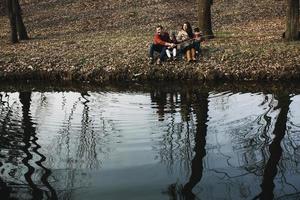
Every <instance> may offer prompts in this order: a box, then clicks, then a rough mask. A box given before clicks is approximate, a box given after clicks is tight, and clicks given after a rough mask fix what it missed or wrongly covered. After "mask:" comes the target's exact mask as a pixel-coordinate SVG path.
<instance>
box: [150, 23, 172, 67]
mask: <svg viewBox="0 0 300 200" xmlns="http://www.w3.org/2000/svg"><path fill="white" fill-rule="evenodd" d="M175 46H176V45H175V44H174V43H172V42H171V41H170V37H169V34H168V33H167V32H163V27H162V26H161V25H158V26H157V27H156V32H155V35H154V38H153V44H151V45H150V51H149V56H150V62H151V63H153V57H154V52H155V51H157V52H159V53H160V56H159V58H158V59H157V62H156V63H157V64H160V63H161V61H163V60H164V58H165V56H166V49H167V47H172V48H173V47H175Z"/></svg>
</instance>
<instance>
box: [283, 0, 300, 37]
mask: <svg viewBox="0 0 300 200" xmlns="http://www.w3.org/2000/svg"><path fill="white" fill-rule="evenodd" d="M298 31H299V0H287V12H286V31H285V33H284V37H285V39H286V40H288V41H293V40H299V39H300V34H299V32H298Z"/></svg>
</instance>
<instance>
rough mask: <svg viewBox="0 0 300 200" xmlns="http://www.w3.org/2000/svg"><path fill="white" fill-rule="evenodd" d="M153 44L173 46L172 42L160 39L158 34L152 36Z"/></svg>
mask: <svg viewBox="0 0 300 200" xmlns="http://www.w3.org/2000/svg"><path fill="white" fill-rule="evenodd" d="M154 44H159V45H162V46H167V47H173V46H174V44H173V43H170V42H167V41H164V40H162V39H161V37H160V36H159V35H155V36H154Z"/></svg>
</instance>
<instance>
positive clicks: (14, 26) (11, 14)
mask: <svg viewBox="0 0 300 200" xmlns="http://www.w3.org/2000/svg"><path fill="white" fill-rule="evenodd" d="M6 4H7V14H8V17H9V22H10V29H11V38H10V40H11V42H12V43H17V42H19V41H18V35H17V24H16V14H15V10H14V3H13V1H11V0H7V2H6Z"/></svg>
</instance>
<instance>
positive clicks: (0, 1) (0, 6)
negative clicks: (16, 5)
mask: <svg viewBox="0 0 300 200" xmlns="http://www.w3.org/2000/svg"><path fill="white" fill-rule="evenodd" d="M6 8H7V6H6V2H5V0H0V16H4V15H5V14H6Z"/></svg>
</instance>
